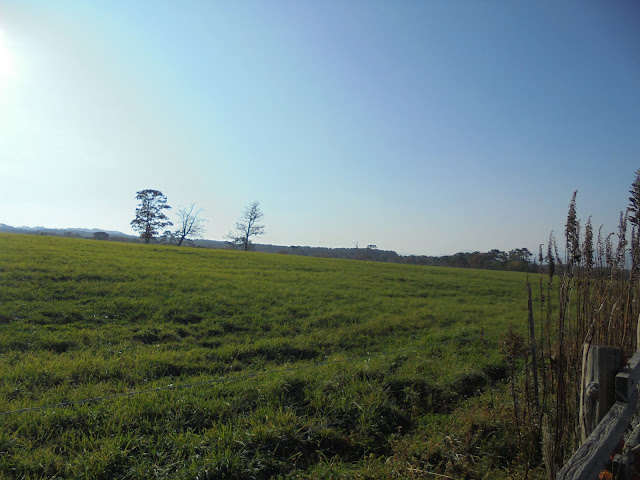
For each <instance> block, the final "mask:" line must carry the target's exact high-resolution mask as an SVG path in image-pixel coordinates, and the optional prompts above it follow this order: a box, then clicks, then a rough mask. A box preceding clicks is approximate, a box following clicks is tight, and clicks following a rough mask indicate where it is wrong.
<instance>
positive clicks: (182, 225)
mask: <svg viewBox="0 0 640 480" xmlns="http://www.w3.org/2000/svg"><path fill="white" fill-rule="evenodd" d="M195 207H196V205H195V203H192V204H191V206H190V207H188V208H187V207H181V208H180V209H179V210H178V214H177V215H178V229H177V230H176V231H175V232H174V234H173V237H174V238H175V240H176V241H177V242H178V246H181V245H182V243H183V242H184V241H185V240H186V241H187V242H188V241H189V240H190V239H192V238H202V234H203V233H204V222H205V220H204V219H203V218H200V214H201V213H202V209H201V208H200V209H198V210H195Z"/></svg>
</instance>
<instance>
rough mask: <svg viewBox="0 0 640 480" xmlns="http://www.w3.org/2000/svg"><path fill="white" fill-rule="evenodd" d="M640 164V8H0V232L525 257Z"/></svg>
mask: <svg viewBox="0 0 640 480" xmlns="http://www.w3.org/2000/svg"><path fill="white" fill-rule="evenodd" d="M638 168H640V3H639V2H637V1H635V0H620V1H616V2H602V1H595V0H593V1H592V0H586V1H583V0H580V1H577V0H576V1H563V2H556V1H536V2H513V1H507V0H468V1H465V0H456V1H448V0H447V1H444V0H425V1H418V0H415V1H410V0H406V1H391V0H388V1H380V0H333V1H331V0H328V1H322V2H318V1H311V0H308V1H305V0H290V1H279V0H272V1H263V0H257V1H250V0H242V1H213V0H202V1H196V0H181V1H180V2H177V1H174V0H153V1H152V0H136V1H130V0H91V1H89V0H84V1H80V0H77V1H67V0H57V1H55V2H50V1H45V0H42V1H37V0H0V179H1V182H2V183H1V185H0V222H1V223H6V224H9V225H13V226H21V225H27V226H46V227H60V228H68V227H88V228H93V227H95V228H100V229H113V230H120V231H123V232H127V233H133V231H132V230H131V229H130V227H129V222H130V221H131V220H132V219H133V216H134V211H135V208H136V204H137V202H136V199H135V195H136V191H137V190H142V189H145V188H153V189H158V190H161V191H162V192H163V193H165V194H166V195H167V197H168V201H169V204H170V205H172V206H173V207H174V211H175V210H176V209H177V207H179V206H181V205H188V204H191V203H194V202H195V203H196V205H197V206H198V207H201V208H204V216H205V218H207V219H208V222H207V224H206V225H207V232H206V237H207V238H211V239H222V237H223V236H224V235H225V234H226V233H227V232H228V231H229V229H230V228H231V227H232V226H233V224H234V222H235V220H236V218H237V217H238V215H239V213H240V212H241V210H242V208H243V207H244V206H245V205H247V204H249V203H250V202H252V201H254V200H258V201H260V202H261V206H262V209H263V211H264V214H265V216H264V223H265V225H266V230H267V234H266V235H265V236H264V237H262V238H261V239H260V240H259V242H261V243H273V244H282V245H314V246H329V247H339V246H346V247H351V246H353V243H354V242H358V243H359V244H360V245H367V244H376V245H377V246H378V247H379V248H384V249H391V250H396V251H398V252H399V253H416V254H428V255H439V254H448V253H455V252H458V251H473V250H481V251H486V250H489V249H492V248H498V249H501V250H510V249H513V248H518V247H528V248H530V249H531V250H537V245H538V244H539V243H541V242H544V241H545V240H546V238H547V237H548V235H549V232H550V231H551V230H552V229H553V230H555V231H556V232H557V233H558V234H559V236H561V235H562V232H563V228H564V221H565V218H566V211H567V206H568V203H569V200H570V197H571V193H572V192H573V190H576V189H577V190H578V213H579V215H580V217H581V218H582V219H583V220H586V217H587V216H589V215H592V216H593V223H594V225H595V226H596V228H597V226H599V225H600V224H604V226H605V227H604V228H605V230H607V231H613V230H615V228H616V224H617V218H618V215H619V212H620V210H622V209H624V208H626V205H627V197H628V190H629V186H630V184H631V182H632V181H633V178H634V172H635V171H636V170H637V169H638Z"/></svg>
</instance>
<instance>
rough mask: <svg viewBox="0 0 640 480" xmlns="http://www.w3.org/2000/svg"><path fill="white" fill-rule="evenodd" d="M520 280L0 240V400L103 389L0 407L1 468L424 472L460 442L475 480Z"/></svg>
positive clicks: (448, 461) (62, 472)
mask: <svg viewBox="0 0 640 480" xmlns="http://www.w3.org/2000/svg"><path fill="white" fill-rule="evenodd" d="M525 282H526V278H525V276H524V275H523V274H519V273H512V272H495V271H481V270H459V269H451V268H449V269H445V268H427V267H417V266H407V265H397V264H381V263H370V262H357V261H346V260H334V259H314V258H306V257H295V256H286V255H269V254H257V253H245V252H235V251H214V250H204V249H190V248H181V249H179V248H175V247H158V246H149V245H131V244H117V243H111V242H95V241H84V240H76V239H62V238H49V237H34V236H19V235H0V333H1V334H0V352H1V353H0V372H1V373H0V411H1V412H8V411H14V410H19V409H30V408H33V407H41V406H51V405H56V404H58V403H61V402H74V401H77V400H82V399H86V398H93V397H104V396H108V398H106V399H104V400H101V401H93V402H88V403H77V404H73V405H70V406H64V407H60V406H56V407H52V408H45V409H42V410H36V411H27V412H21V413H12V414H6V415H1V416H0V475H2V476H4V477H5V478H53V477H58V478H200V479H204V478H258V479H261V478H276V477H278V476H281V477H283V478H284V477H299V478H323V477H326V478H329V477H331V478H390V477H393V476H396V477H397V478H410V476H411V475H412V473H411V472H414V471H415V474H416V475H417V476H416V477H415V478H420V476H419V472H420V471H421V470H425V469H430V470H431V471H434V472H435V471H438V472H445V471H448V470H447V469H451V468H453V467H452V466H451V465H454V464H456V463H458V464H460V461H459V460H456V459H455V458H453V457H452V458H449V457H447V454H446V452H454V453H455V452H458V451H459V452H461V453H460V454H461V455H462V454H463V453H465V454H467V455H470V458H471V459H472V460H473V459H474V458H475V461H473V462H471V463H469V464H468V465H467V466H466V467H465V468H466V470H465V473H466V474H468V475H474V476H475V477H473V476H472V477H471V478H476V477H477V478H481V477H482V476H484V475H489V476H490V475H491V472H504V471H505V470H506V471H511V470H512V469H514V468H516V467H515V466H514V465H513V464H512V462H515V460H516V457H515V456H514V455H512V458H511V460H510V459H509V458H507V459H506V460H505V456H504V455H497V456H496V459H495V460H491V458H488V459H487V458H486V456H485V455H481V452H482V449H483V448H489V447H488V446H487V445H490V444H491V442H492V441H493V442H494V443H495V442H497V441H496V440H495V436H496V435H497V434H496V433H495V432H496V431H498V430H500V429H504V432H503V434H504V440H503V441H502V442H497V443H500V445H502V447H504V445H506V444H507V443H508V441H509V439H508V435H509V428H511V427H510V426H509V422H508V419H507V417H508V415H507V413H505V412H506V407H505V405H506V403H507V401H506V399H505V397H504V386H503V385H502V381H503V379H504V377H505V367H504V364H503V359H502V357H501V355H500V352H499V348H498V343H499V337H500V336H501V335H502V334H503V333H504V332H505V331H506V330H507V328H508V327H509V326H510V325H514V326H515V327H516V329H518V330H522V331H524V325H525V323H524V321H525V319H526V288H525ZM198 383H199V385H196V386H192V387H185V385H188V384H198ZM182 387H184V388H182ZM154 389H159V390H155V391H154ZM134 391H138V392H139V391H143V392H146V393H142V394H138V395H126V396H125V395H122V394H124V393H128V392H134ZM474 409H475V410H474ZM471 410H473V411H474V412H476V414H477V419H476V420H473V421H471V420H469V419H470V418H475V417H472V416H465V415H464V412H469V411H471ZM477 412H481V413H477ZM460 415H462V417H461V418H462V419H463V420H461V421H459V422H452V419H455V418H457V416H460ZM465 419H466V420H465ZM483 422H484V423H483ZM485 423H486V425H488V426H486V427H485V426H483V427H482V428H481V430H482V431H484V430H483V429H488V428H489V426H491V429H492V430H491V431H492V432H494V433H493V434H492V436H489V437H487V439H484V437H482V435H483V434H478V433H477V432H478V428H480V427H478V425H480V424H481V425H485ZM496 429H498V430H496ZM472 431H473V432H475V433H469V432H472ZM500 431H502V430H500ZM456 435H457V436H460V437H461V438H462V437H464V438H465V440H464V442H463V441H461V445H459V446H458V447H460V448H459V450H456V449H455V448H453V447H451V446H447V443H446V442H447V440H446V438H449V439H451V438H453V437H455V436H456ZM469 435H471V437H469ZM476 437H478V438H477V442H476V443H474V444H470V443H469V438H476ZM449 441H450V440H449ZM500 445H498V446H497V447H496V448H498V447H500ZM438 452H440V453H438ZM489 457H491V456H489ZM412 465H413V466H414V467H415V468H414V467H411V466H412ZM411 468H414V470H411ZM510 469H511V470H510ZM513 471H515V470H513Z"/></svg>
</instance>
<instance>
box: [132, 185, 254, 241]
mask: <svg viewBox="0 0 640 480" xmlns="http://www.w3.org/2000/svg"><path fill="white" fill-rule="evenodd" d="M136 199H137V200H138V201H139V202H140V203H139V204H138V207H137V208H136V213H135V217H134V219H133V220H131V227H132V228H133V229H134V230H135V231H137V232H138V233H139V234H140V238H141V239H143V240H144V243H147V244H148V243H150V242H151V240H152V239H153V238H154V237H157V236H158V235H162V237H163V238H164V239H165V240H167V241H168V242H169V243H171V244H175V245H178V246H181V245H182V244H183V243H185V242H187V243H190V242H192V241H193V240H195V239H198V238H202V235H203V233H204V232H205V228H204V222H205V221H206V220H205V219H204V218H202V209H196V206H195V204H193V203H192V204H191V205H190V206H189V207H181V208H180V209H179V210H178V213H177V217H178V218H177V225H176V227H177V228H176V229H175V230H170V229H169V228H168V227H171V226H173V225H174V224H173V222H172V221H171V220H170V219H169V217H168V216H167V214H166V213H165V211H167V210H170V209H171V207H170V206H169V204H168V203H167V196H166V195H165V194H164V193H162V192H161V191H159V190H154V189H145V190H140V191H139V192H137V194H136ZM263 217H264V213H263V212H262V210H261V209H260V202H257V201H256V202H252V203H251V204H249V205H248V206H246V207H245V208H244V210H243V211H242V213H241V214H240V217H239V218H238V221H237V222H236V224H235V226H234V230H230V231H229V233H228V234H227V235H226V236H225V238H226V239H227V241H228V243H229V244H232V245H235V246H238V247H242V248H243V250H245V251H247V250H249V249H251V248H252V246H253V243H252V238H253V237H258V236H261V235H264V233H265V226H264V225H263V224H262V223H260V222H261V221H262V218H263Z"/></svg>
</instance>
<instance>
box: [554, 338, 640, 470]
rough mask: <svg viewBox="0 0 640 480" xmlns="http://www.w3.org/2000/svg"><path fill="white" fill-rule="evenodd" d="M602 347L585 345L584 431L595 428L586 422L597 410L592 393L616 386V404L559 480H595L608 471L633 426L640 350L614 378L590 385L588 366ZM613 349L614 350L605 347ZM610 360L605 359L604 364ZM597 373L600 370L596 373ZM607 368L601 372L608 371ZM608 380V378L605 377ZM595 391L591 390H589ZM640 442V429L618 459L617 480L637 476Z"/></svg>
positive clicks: (582, 408) (565, 468)
mask: <svg viewBox="0 0 640 480" xmlns="http://www.w3.org/2000/svg"><path fill="white" fill-rule="evenodd" d="M598 348H600V347H598V346H595V345H594V346H591V345H585V355H584V357H583V379H582V382H583V385H582V387H583V388H582V390H583V395H582V396H581V399H580V401H581V414H580V416H581V418H580V424H581V425H582V426H583V428H584V427H585V426H586V427H587V428H588V426H589V425H590V424H591V421H590V420H591V419H589V418H585V417H586V416H589V415H591V414H593V412H594V411H596V410H597V409H596V408H595V406H594V405H593V404H591V403H589V402H592V399H593V397H594V396H595V395H591V393H593V392H596V394H603V395H605V394H606V393H607V392H605V391H603V390H605V389H604V388H603V389H600V385H601V384H606V383H607V382H608V383H612V380H613V384H614V385H615V388H614V390H613V392H612V393H613V394H614V403H613V406H611V408H610V409H609V410H608V411H607V412H606V414H605V415H604V416H603V417H602V418H601V419H600V418H598V420H599V423H597V426H596V427H595V428H594V429H593V431H590V432H586V433H587V434H585V435H584V436H585V437H586V440H584V442H583V443H582V445H581V446H580V448H578V450H576V452H575V453H574V454H573V456H572V457H571V458H570V459H569V461H568V462H567V463H566V464H565V465H564V467H562V469H561V470H560V472H558V475H557V476H556V480H595V479H598V477H599V474H600V472H601V471H602V470H604V469H605V468H606V466H607V464H608V462H609V460H610V457H611V455H612V453H613V451H614V450H615V449H616V447H617V446H618V445H619V443H620V440H621V439H622V437H623V436H624V433H625V431H626V430H627V427H628V426H629V424H630V423H631V420H632V417H633V415H634V413H635V411H636V407H637V404H638V388H637V386H638V382H639V381H640V350H639V351H637V352H636V353H635V354H634V355H633V356H632V357H631V358H630V359H629V361H628V362H627V364H626V365H625V366H624V367H623V368H621V369H619V370H618V371H617V372H616V373H614V375H615V376H614V377H613V378H611V377H609V378H604V377H603V378H597V377H598V375H596V379H595V380H592V381H590V383H589V384H587V383H586V382H587V378H588V375H589V372H588V371H587V370H588V369H587V365H588V363H589V360H588V358H587V357H588V354H587V352H588V351H589V350H591V351H597V349H598ZM604 348H611V347H604ZM605 361H606V359H605V358H604V356H603V357H602V360H601V362H605ZM596 370H597V369H596ZM605 370H606V369H605V368H603V369H601V371H605ZM605 376H606V375H605ZM589 387H591V388H589ZM639 442H640V429H637V431H635V432H634V434H632V435H631V436H630V437H629V438H628V439H627V442H626V444H625V448H624V451H623V454H622V455H616V458H615V459H614V462H613V463H614V465H613V473H614V474H615V475H616V477H615V478H617V479H623V480H629V479H631V478H632V475H633V473H635V472H634V454H635V449H636V447H637V445H638V444H639Z"/></svg>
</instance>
